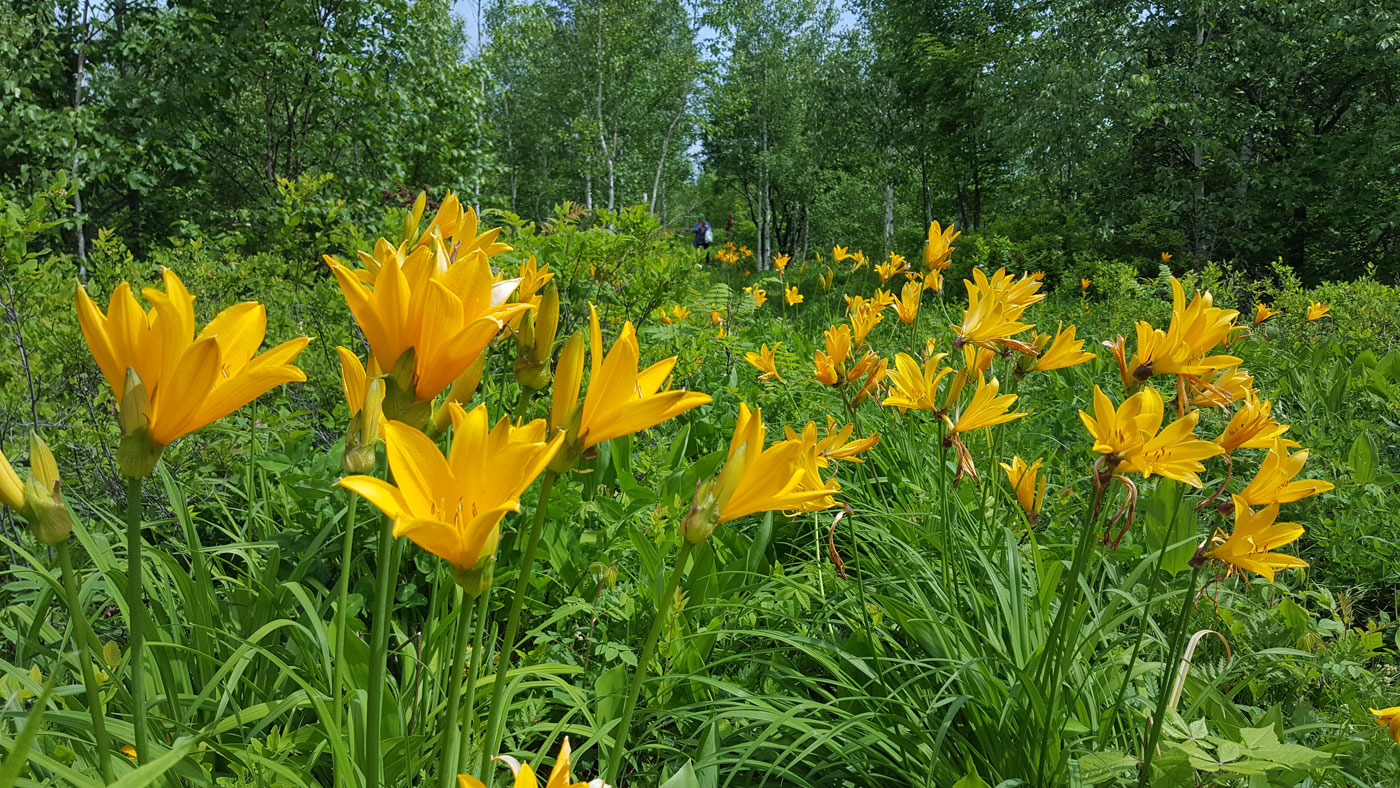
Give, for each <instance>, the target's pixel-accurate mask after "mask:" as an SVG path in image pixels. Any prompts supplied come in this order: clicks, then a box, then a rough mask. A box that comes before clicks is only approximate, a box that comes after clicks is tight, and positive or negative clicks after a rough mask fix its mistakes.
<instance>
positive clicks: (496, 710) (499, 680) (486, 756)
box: [371, 471, 559, 788]
mask: <svg viewBox="0 0 1400 788" xmlns="http://www.w3.org/2000/svg"><path fill="white" fill-rule="evenodd" d="M558 477H559V474H557V473H555V472H554V471H546V472H545V475H544V482H543V483H542V484H541V486H540V501H539V503H538V504H537V505H536V506H535V522H534V525H532V526H531V527H530V539H529V541H528V542H526V544H525V552H524V554H522V555H521V557H520V576H519V577H517V578H516V580H515V593H514V594H513V595H512V596H511V598H510V613H509V614H508V616H507V617H506V632H505V637H504V638H502V640H501V652H500V656H499V658H498V659H497V660H496V681H495V683H494V684H492V685H491V713H490V715H489V716H488V717H487V718H486V742H485V745H486V746H484V747H483V748H482V750H481V772H480V777H481V779H482V781H483V782H485V783H486V784H487V785H488V786H489V785H491V780H490V777H491V758H492V757H494V754H495V751H496V749H497V748H498V747H499V746H500V741H501V735H502V732H501V730H500V728H501V726H502V725H503V724H504V722H505V721H504V720H503V719H501V717H502V713H501V712H502V711H503V707H504V705H505V698H506V674H507V673H508V672H509V670H510V658H511V655H513V654H514V653H515V635H516V633H517V632H519V631H520V610H521V608H522V607H524V606H525V595H526V593H527V592H528V591H529V589H530V570H531V569H532V568H533V567H534V565H535V553H536V551H537V550H538V549H539V546H540V533H541V532H543V531H544V518H545V515H546V513H547V512H548V510H549V491H550V490H552V489H553V488H554V480H555V479H557V478H558ZM371 788H373V787H372V786H371Z"/></svg>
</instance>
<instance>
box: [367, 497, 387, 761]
mask: <svg viewBox="0 0 1400 788" xmlns="http://www.w3.org/2000/svg"><path fill="white" fill-rule="evenodd" d="M393 529H394V524H393V522H392V521H390V520H388V519H385V520H384V522H383V524H382V525H381V526H380V529H379V552H378V554H377V556H378V562H377V566H376V567H375V575H374V621H373V622H372V623H371V626H370V638H369V639H370V647H369V652H370V653H369V687H367V690H368V693H369V697H368V700H367V703H366V710H365V713H366V715H367V718H366V720H365V740H366V741H365V764H364V772H365V788H376V786H377V785H378V784H379V780H380V777H381V775H382V773H383V770H384V763H383V761H384V758H383V756H382V754H381V753H382V742H381V741H380V731H379V729H380V724H381V722H382V719H381V718H382V717H383V712H384V674H385V671H386V668H387V664H386V663H387V661H388V653H387V652H388V648H389V611H390V609H391V607H392V605H390V598H391V595H392V590H391V589H390V587H389V583H390V581H391V580H392V579H393V577H392V566H393V563H394V531H393Z"/></svg>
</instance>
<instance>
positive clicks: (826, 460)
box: [783, 414, 880, 468]
mask: <svg viewBox="0 0 1400 788" xmlns="http://www.w3.org/2000/svg"><path fill="white" fill-rule="evenodd" d="M836 425H837V422H836V419H835V418H833V417H832V416H831V414H827V417H826V437H824V438H820V439H819V438H817V424H816V422H813V421H809V422H807V426H806V427H803V428H802V434H801V435H798V434H797V433H796V432H794V431H793V429H792V428H791V427H789V426H787V425H783V435H784V436H785V437H786V439H787V440H790V441H792V440H796V441H803V442H805V443H806V444H808V445H811V446H813V447H814V448H815V449H816V464H817V467H818V468H825V467H827V466H828V465H830V464H831V462H832V461H836V460H850V461H851V462H859V463H864V462H865V460H863V459H861V458H860V457H858V456H856V455H858V454H861V453H863V452H866V451H869V450H870V449H872V448H874V446H875V444H877V443H879V442H880V435H879V434H878V433H871V434H870V437H868V438H860V439H857V440H851V439H850V438H851V433H853V432H855V428H856V426H855V425H854V424H847V425H845V426H843V427H839V428H838V427H837V426H836Z"/></svg>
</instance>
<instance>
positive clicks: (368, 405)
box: [340, 378, 384, 474]
mask: <svg viewBox="0 0 1400 788" xmlns="http://www.w3.org/2000/svg"><path fill="white" fill-rule="evenodd" d="M383 419H384V381H382V380H379V379H378V378H376V379H374V380H371V381H370V382H369V384H368V385H367V386H366V387H365V402H364V407H362V408H360V412H359V413H356V414H355V416H354V418H352V419H351V420H350V429H349V430H348V431H347V432H346V433H345V455H344V456H343V457H341V459H340V467H341V468H342V469H344V471H345V472H346V473H351V474H356V473H372V472H373V471H374V447H375V445H376V444H378V443H379V422H380V421H382V420H383Z"/></svg>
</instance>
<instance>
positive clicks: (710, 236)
mask: <svg viewBox="0 0 1400 788" xmlns="http://www.w3.org/2000/svg"><path fill="white" fill-rule="evenodd" d="M690 231H691V232H692V233H694V234H695V242H694V246H695V248H696V249H704V250H705V262H707V263H708V262H710V244H712V243H714V242H715V231H714V228H713V227H711V226H710V223H709V222H707V221H705V217H704V216H701V217H700V221H698V222H696V223H695V226H694V227H692V228H690Z"/></svg>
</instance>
